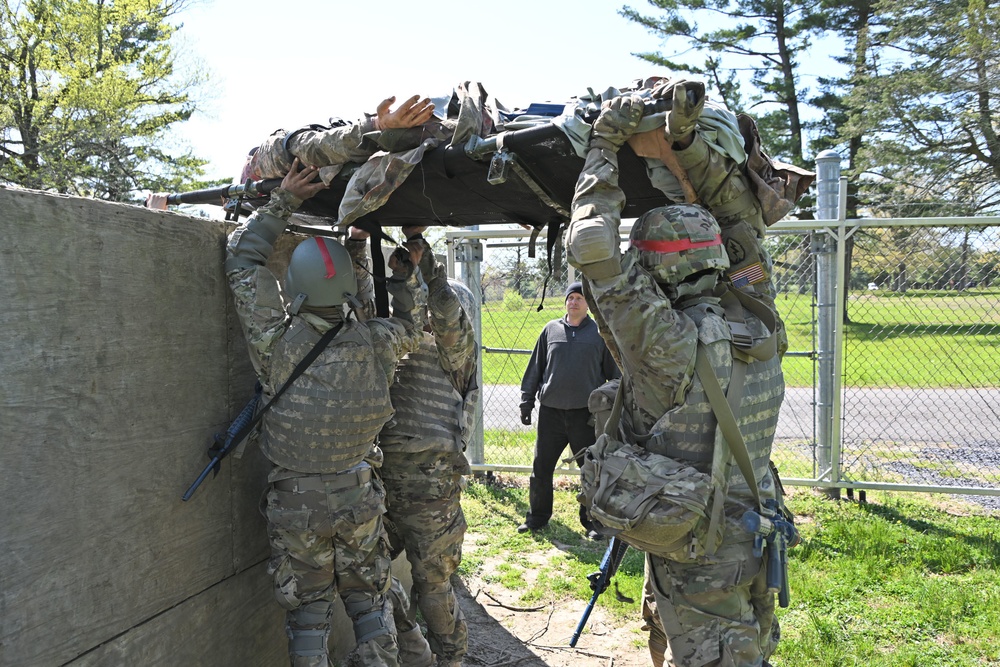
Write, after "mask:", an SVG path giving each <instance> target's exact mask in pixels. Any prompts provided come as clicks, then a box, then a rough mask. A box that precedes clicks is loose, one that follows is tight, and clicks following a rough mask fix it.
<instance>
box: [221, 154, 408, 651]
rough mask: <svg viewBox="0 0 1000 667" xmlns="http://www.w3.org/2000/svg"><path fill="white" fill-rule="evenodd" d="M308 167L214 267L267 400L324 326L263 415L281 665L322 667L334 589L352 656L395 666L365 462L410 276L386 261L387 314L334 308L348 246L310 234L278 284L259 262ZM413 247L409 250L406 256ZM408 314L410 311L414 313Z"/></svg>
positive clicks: (237, 235)
mask: <svg viewBox="0 0 1000 667" xmlns="http://www.w3.org/2000/svg"><path fill="white" fill-rule="evenodd" d="M316 172H317V170H316V169H315V168H313V167H306V168H305V169H303V170H302V171H298V161H297V160H296V161H295V163H294V164H293V165H292V169H291V171H290V172H289V173H288V174H287V175H286V176H285V178H284V180H283V181H282V183H281V186H280V187H279V188H278V189H276V190H274V191H273V192H272V193H271V198H270V201H269V203H268V204H266V205H265V206H263V207H261V208H260V209H258V210H257V211H255V212H254V214H253V215H251V216H250V218H249V219H248V220H247V222H246V224H244V225H242V226H241V227H239V228H238V229H237V230H236V231H235V232H234V233H233V234H232V236H231V237H230V239H229V243H228V245H227V257H226V275H227V278H228V280H229V284H230V287H231V288H232V291H233V296H234V299H235V303H236V310H237V313H238V314H239V317H240V320H241V322H242V324H243V329H244V333H245V334H246V338H247V342H248V344H249V350H250V358H251V360H252V362H253V365H254V368H255V370H256V371H257V375H258V377H259V379H260V381H261V384H262V385H263V388H264V394H263V396H264V399H265V400H270V398H271V397H273V396H274V395H275V392H276V391H277V390H278V389H279V388H280V387H281V386H282V385H283V384H284V382H285V381H286V379H287V378H288V377H289V375H290V374H291V372H292V370H293V369H294V368H295V366H296V365H297V364H298V362H299V361H300V360H301V359H302V358H303V357H304V356H305V355H306V354H307V353H308V352H309V351H310V350H311V349H313V347H314V346H315V344H316V342H317V341H318V340H319V339H320V337H321V336H322V335H323V334H324V333H325V332H327V331H328V330H330V329H331V328H333V327H340V329H339V331H338V333H336V334H335V335H334V337H333V339H332V340H331V342H330V343H329V345H327V347H326V348H325V349H324V350H323V352H322V353H321V354H320V356H319V357H318V358H317V359H316V360H315V361H314V362H313V363H312V364H311V365H310V366H309V368H307V369H306V370H305V371H304V372H303V373H302V375H300V376H299V377H298V378H296V379H295V381H294V382H293V383H292V384H291V385H289V387H288V389H287V390H286V391H285V392H284V394H282V395H281V396H280V397H279V398H278V400H277V401H276V402H275V404H274V405H273V406H272V407H271V409H270V410H269V411H268V412H267V413H266V414H265V416H264V420H263V437H262V439H261V449H262V450H263V452H264V454H265V456H267V458H268V459H269V460H270V461H271V462H272V463H273V464H274V468H273V469H272V471H271V473H270V475H269V477H268V481H269V484H270V486H269V489H268V492H267V495H266V502H265V504H264V507H263V509H264V513H265V516H266V517H267V521H268V533H269V537H270V542H271V550H272V557H271V561H270V564H269V566H268V572H269V573H270V574H271V575H273V578H274V590H275V595H276V597H277V600H278V602H279V604H281V605H282V607H284V608H285V609H286V610H287V615H286V631H287V634H288V638H289V640H288V649H289V657H290V661H291V664H292V665H293V667H328V666H329V665H330V660H329V656H328V653H327V641H328V636H329V633H330V617H331V613H332V610H333V600H334V596H336V595H338V594H339V595H340V597H341V599H342V600H343V602H344V605H345V608H346V611H347V614H348V616H350V618H351V620H352V621H353V623H354V633H355V640H356V643H357V654H356V655H357V657H358V658H359V659H360V661H361V663H362V664H364V665H376V666H379V667H399V662H398V659H397V645H396V639H395V629H394V626H393V623H392V618H391V605H390V603H389V602H388V600H387V598H386V591H387V589H388V588H389V583H390V573H389V563H390V558H389V547H388V544H387V542H386V539H385V533H384V529H383V526H382V514H383V512H384V511H385V507H384V497H385V493H384V490H383V488H382V485H381V483H380V482H379V481H378V479H377V477H376V476H375V475H374V474H373V466H374V467H377V466H378V464H379V462H380V459H381V452H380V451H379V449H378V447H377V446H376V445H375V438H376V436H377V434H378V432H379V430H380V429H381V428H382V426H383V425H384V424H385V422H386V421H388V420H389V418H390V417H391V416H392V406H391V404H390V400H389V385H390V383H391V381H392V378H393V374H394V373H395V367H396V364H397V363H398V361H399V359H400V358H402V357H403V355H405V354H406V353H408V352H411V351H414V350H416V349H417V347H418V345H419V343H420V340H421V333H420V318H421V317H422V315H419V314H418V310H417V308H416V304H417V302H418V298H417V296H416V295H417V293H418V292H419V284H418V282H417V278H416V272H415V270H414V267H412V266H410V265H408V264H407V263H406V262H403V261H400V260H399V259H394V260H393V261H392V262H391V263H390V264H391V266H392V268H393V270H394V275H397V273H398V275H399V276H400V277H405V276H406V275H407V270H408V269H409V273H410V274H411V275H410V278H409V279H407V280H398V281H394V282H393V283H392V286H393V290H394V292H393V297H394V302H393V305H394V309H395V314H396V315H406V316H407V318H406V319H399V318H395V317H394V318H388V319H373V320H369V321H367V322H365V323H359V322H356V321H351V320H349V319H347V318H346V317H345V314H344V306H343V304H344V303H345V302H346V301H347V300H349V299H351V298H353V297H352V295H351V294H350V293H351V292H353V291H354V288H355V279H354V274H353V271H352V270H351V262H350V258H349V256H348V254H347V251H346V250H345V249H344V248H343V246H341V245H340V244H339V243H337V242H336V241H333V240H331V239H326V238H323V237H310V238H308V239H306V240H305V241H303V242H302V243H300V244H299V245H298V246H297V247H296V249H295V251H294V252H293V254H292V257H291V260H290V262H289V265H288V272H287V274H286V277H285V284H284V289H282V287H281V286H280V285H279V282H278V280H277V278H276V277H275V276H274V275H273V274H272V273H271V272H270V270H268V269H267V268H266V267H265V266H264V264H265V262H266V260H267V258H268V256H269V255H270V253H271V252H272V250H273V246H274V243H275V241H276V240H277V238H278V237H279V236H280V235H281V234H282V232H283V231H284V229H285V226H286V224H287V219H288V217H289V216H290V215H291V213H292V212H293V211H295V210H296V208H298V206H299V205H300V204H301V202H302V201H303V200H304V199H307V198H308V197H311V196H312V195H313V194H315V193H316V192H317V191H318V190H319V189H321V188H323V187H325V186H324V185H323V184H322V183H321V182H319V183H312V182H311V181H312V180H313V179H314V178H315V176H316ZM421 250H422V248H421V247H420V246H419V245H417V244H414V247H413V248H411V252H412V259H413V261H418V260H419V256H420V251H421ZM414 318H416V320H415V319H414Z"/></svg>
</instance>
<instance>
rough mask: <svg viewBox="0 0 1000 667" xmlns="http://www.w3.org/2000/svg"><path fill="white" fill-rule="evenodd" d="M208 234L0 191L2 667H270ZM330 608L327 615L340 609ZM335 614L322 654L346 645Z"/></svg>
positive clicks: (249, 474)
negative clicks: (227, 443)
mask: <svg viewBox="0 0 1000 667" xmlns="http://www.w3.org/2000/svg"><path fill="white" fill-rule="evenodd" d="M224 244H225V230H224V227H223V223H220V222H217V221H209V220H203V219H196V218H189V217H187V216H184V215H179V214H175V213H167V212H160V211H149V210H146V209H143V208H141V207H136V206H128V205H122V204H109V203H105V202H99V201H94V200H88V199H80V198H72V197H63V196H56V195H48V194H42V193H37V192H31V191H25V190H16V189H4V188H2V187H0V303H2V304H3V308H0V331H2V332H3V333H2V335H0V378H2V381H0V427H2V434H3V439H2V440H0V472H2V479H3V482H2V486H0V501H2V504H3V511H2V513H0V582H2V583H0V664H2V665H31V666H35V665H65V664H70V665H87V666H92V665H138V664H141V665H232V666H234V667H235V666H240V667H246V666H247V665H282V664H288V663H287V655H286V641H285V636H284V630H283V625H284V613H283V612H282V610H281V609H280V608H279V607H278V605H277V603H276V602H275V601H274V599H273V596H272V593H271V583H270V579H269V577H268V576H267V574H266V572H265V567H266V562H267V557H268V553H269V550H268V546H267V540H266V531H265V523H264V520H263V518H262V517H261V516H260V514H259V512H258V502H259V499H260V496H261V493H262V491H263V490H264V486H265V476H266V470H267V462H266V461H265V460H264V458H263V457H262V456H261V454H260V452H259V450H258V449H257V448H256V447H254V446H251V447H247V448H246V451H245V454H244V455H243V457H242V458H240V459H236V458H234V457H229V458H227V459H226V460H225V461H223V463H222V467H221V472H220V473H219V475H218V476H217V477H215V478H212V477H211V476H210V477H209V478H208V479H206V481H205V482H204V483H203V484H202V485H201V487H200V488H199V489H198V491H197V492H196V493H195V494H194V496H193V497H192V498H191V500H190V501H188V502H181V499H180V496H181V494H182V493H183V491H184V490H185V489H186V488H187V486H188V485H189V484H190V483H191V482H192V481H193V480H194V478H195V477H196V476H197V474H198V473H199V472H200V471H201V469H202V468H203V466H204V465H205V464H206V463H207V462H208V459H207V458H206V457H205V450H206V448H207V447H208V446H209V445H210V444H211V441H212V436H213V434H215V433H217V432H220V431H224V430H225V429H226V428H227V426H228V425H229V422H230V420H231V419H232V418H234V417H235V416H236V414H237V413H238V412H239V411H240V409H241V408H242V406H243V405H244V404H245V403H246V401H247V400H248V399H249V398H250V397H251V395H252V391H253V372H252V369H251V367H250V364H249V362H248V360H247V356H246V352H245V344H244V341H243V337H242V334H241V332H240V330H239V327H238V323H237V322H236V319H235V315H234V313H233V310H232V306H231V298H230V295H229V291H228V288H227V286H226V284H225V280H224V276H223V271H222V258H223V252H224ZM339 614H340V616H341V617H342V616H343V614H342V611H341V612H339ZM353 641H354V640H353V633H351V630H350V626H349V625H347V624H346V619H345V618H338V619H337V625H336V627H335V631H334V639H333V640H332V642H331V643H332V644H334V645H335V646H334V651H333V652H334V654H335V655H336V656H338V657H340V656H343V655H344V654H345V653H346V652H347V651H348V650H350V649H351V648H353Z"/></svg>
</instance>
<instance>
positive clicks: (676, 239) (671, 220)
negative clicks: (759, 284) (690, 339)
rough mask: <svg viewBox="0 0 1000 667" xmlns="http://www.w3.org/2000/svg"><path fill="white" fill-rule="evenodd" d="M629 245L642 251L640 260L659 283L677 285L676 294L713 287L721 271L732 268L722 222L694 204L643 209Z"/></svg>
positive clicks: (685, 293) (687, 293)
mask: <svg viewBox="0 0 1000 667" xmlns="http://www.w3.org/2000/svg"><path fill="white" fill-rule="evenodd" d="M629 245H630V246H631V247H633V248H635V249H636V250H637V251H638V252H639V264H640V265H641V266H642V267H643V268H644V269H646V270H647V271H649V272H650V273H651V274H652V275H653V277H654V278H655V279H656V281H657V282H658V283H665V284H667V285H669V286H671V287H673V288H675V290H676V296H685V295H691V294H697V293H700V292H702V291H704V290H706V289H711V288H712V287H714V285H715V282H716V280H718V275H719V272H721V271H724V270H725V269H728V268H729V256H728V255H727V254H726V250H725V248H724V247H723V245H722V231H721V230H720V229H719V223H718V222H716V221H715V218H713V217H712V214H711V213H709V212H708V211H707V210H705V209H704V208H702V207H701V206H697V205H694V204H673V205H671V206H663V207H660V208H654V209H652V210H650V211H647V212H645V213H643V214H642V215H641V216H640V217H639V219H638V220H636V221H635V224H634V225H633V226H632V233H631V234H630V235H629ZM696 274H698V275H697V276H696ZM692 276H696V277H695V278H693V279H692Z"/></svg>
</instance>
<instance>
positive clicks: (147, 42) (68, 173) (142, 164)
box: [0, 0, 207, 201]
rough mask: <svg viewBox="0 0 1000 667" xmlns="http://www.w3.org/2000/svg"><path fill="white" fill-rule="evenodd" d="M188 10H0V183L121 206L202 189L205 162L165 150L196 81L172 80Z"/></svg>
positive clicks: (160, 0)
mask: <svg viewBox="0 0 1000 667" xmlns="http://www.w3.org/2000/svg"><path fill="white" fill-rule="evenodd" d="M186 3H187V0H155V1H149V0H31V1H29V2H24V3H12V2H10V0H0V63H2V69H3V71H2V74H0V181H6V182H9V183H15V184H18V185H22V186H24V187H28V188H34V189H40V190H50V191H55V192H60V193H68V194H76V195H83V196H90V197H96V198H100V199H107V200H111V201H128V200H130V199H133V198H134V197H135V193H136V191H137V190H144V189H150V190H171V189H175V188H176V186H178V185H180V184H181V183H185V184H186V185H187V186H193V187H201V186H204V185H207V184H206V183H202V182H198V181H197V180H192V179H197V178H199V177H201V176H202V174H203V166H204V164H205V161H204V160H200V159H198V158H196V157H194V156H193V155H192V154H191V153H190V152H187V151H181V150H171V149H170V148H168V147H166V146H165V144H166V143H167V142H166V137H167V131H168V129H169V128H170V126H171V125H173V124H175V123H178V122H183V121H185V120H187V119H188V118H189V117H190V116H191V114H192V112H193V111H194V110H195V105H194V103H193V102H192V100H191V98H190V91H192V90H194V89H195V88H196V87H197V86H198V85H199V83H200V81H201V77H200V76H199V75H197V74H194V75H192V76H189V77H186V78H185V77H181V76H178V75H177V74H176V73H175V72H174V61H173V53H172V50H171V46H170V38H171V37H172V35H173V34H174V32H175V31H176V29H177V27H176V26H175V25H173V24H172V23H171V22H170V18H171V17H172V16H174V15H175V14H177V13H178V12H179V11H181V10H182V9H183V8H184V7H185V5H186Z"/></svg>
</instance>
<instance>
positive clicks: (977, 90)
mask: <svg viewBox="0 0 1000 667" xmlns="http://www.w3.org/2000/svg"><path fill="white" fill-rule="evenodd" d="M990 3H991V0H960V1H957V2H956V1H951V2H940V0H880V2H878V4H877V5H876V9H877V11H878V12H879V14H880V15H881V17H882V23H883V26H884V27H883V28H882V29H881V30H880V31H878V32H877V34H875V35H873V42H874V47H873V50H872V52H871V53H870V55H869V59H868V63H867V70H868V71H867V74H866V75H865V76H864V77H860V78H859V80H858V81H857V86H856V88H855V89H854V91H852V93H851V105H852V106H853V107H854V108H856V109H863V110H864V113H859V114H856V115H855V116H854V117H852V118H851V120H850V122H849V123H848V125H847V126H846V128H845V135H846V136H848V137H855V136H861V135H865V136H866V137H868V138H867V140H866V141H865V145H864V147H863V148H862V149H861V150H860V151H859V153H858V164H857V166H856V167H855V168H854V172H855V174H854V175H855V176H856V177H861V176H864V177H866V186H867V187H869V188H870V189H871V191H872V192H873V194H874V195H875V196H876V197H877V198H874V199H873V201H871V202H870V206H871V208H872V209H873V210H874V211H875V212H876V213H881V214H883V215H892V216H901V217H914V216H918V215H939V216H943V215H974V214H976V213H979V212H994V211H997V210H998V209H1000V185H998V184H1000V137H998V134H997V132H998V123H1000V117H998V116H1000V42H998V41H997V39H996V34H997V30H998V29H1000V10H998V8H997V7H995V6H991V4H990Z"/></svg>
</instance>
